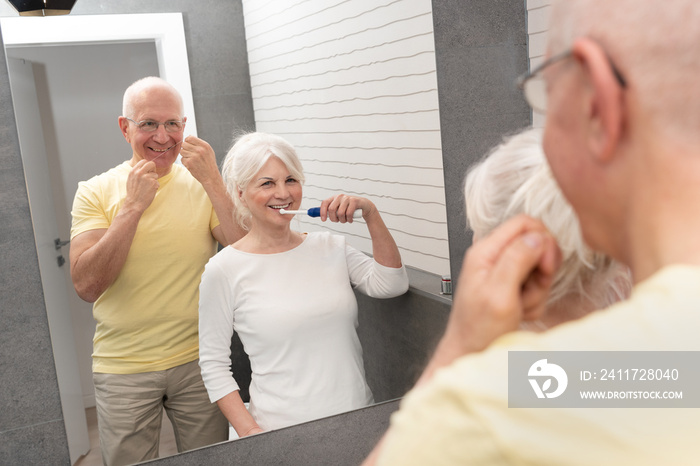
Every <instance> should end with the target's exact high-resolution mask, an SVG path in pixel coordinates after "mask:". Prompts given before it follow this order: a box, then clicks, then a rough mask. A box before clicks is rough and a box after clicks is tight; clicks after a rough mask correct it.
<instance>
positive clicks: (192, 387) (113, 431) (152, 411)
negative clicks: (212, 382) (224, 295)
mask: <svg viewBox="0 0 700 466" xmlns="http://www.w3.org/2000/svg"><path fill="white" fill-rule="evenodd" d="M93 382H94V384H95V399H96V404H97V423H98V430H99V434H100V448H101V449H102V461H103V462H104V464H105V465H106V466H117V465H124V464H133V463H138V462H141V461H146V460H149V459H154V458H157V457H158V446H159V441H160V428H161V423H162V419H163V408H165V411H166V413H167V415H168V418H170V422H172V424H173V430H174V432H175V442H176V443H177V450H178V451H179V452H183V451H186V450H191V449H193V448H198V447H203V446H206V445H211V444H213V443H217V442H222V441H225V440H227V439H228V422H227V421H226V418H225V417H224V416H223V414H222V413H221V411H220V410H219V408H218V406H217V405H216V404H215V403H210V402H209V397H208V396H207V391H206V389H205V388H204V382H202V376H201V374H200V371H199V365H198V363H197V361H192V362H190V363H187V364H183V365H181V366H177V367H173V368H172V369H167V370H164V371H157V372H144V373H141V374H126V375H121V374H99V373H96V374H93Z"/></svg>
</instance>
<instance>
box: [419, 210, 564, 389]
mask: <svg viewBox="0 0 700 466" xmlns="http://www.w3.org/2000/svg"><path fill="white" fill-rule="evenodd" d="M560 263H561V252H560V251H559V247H558V246H557V244H556V241H555V240H554V238H553V237H552V235H551V234H550V233H549V231H547V228H545V226H544V225H543V224H542V222H540V221H539V220H535V219H533V218H530V217H527V216H525V215H519V216H517V217H514V218H512V219H510V220H508V221H506V222H504V223H503V225H501V226H499V227H498V228H497V229H496V230H494V231H493V232H492V233H491V234H490V235H488V236H487V237H486V238H483V239H481V240H479V241H478V242H476V243H474V244H473V245H472V247H471V248H469V250H468V251H467V254H466V255H465V258H464V263H463V265H462V272H461V274H460V277H459V283H458V285H457V291H456V293H455V296H454V300H453V302H452V312H450V318H449V320H448V322H447V329H446V330H445V334H444V335H443V337H442V339H441V340H440V343H439V344H438V347H437V350H436V351H435V354H434V355H433V357H432V359H431V360H430V362H429V363H428V367H427V368H426V369H425V371H424V372H423V375H422V376H421V378H420V379H419V381H418V383H417V385H420V384H423V383H425V382H426V381H428V380H430V379H431V378H432V376H433V374H434V373H435V371H436V370H437V369H439V368H440V367H443V366H447V365H449V364H451V363H452V362H453V361H454V360H455V359H457V358H459V357H462V356H464V355H466V354H469V353H474V352H478V351H481V350H483V349H484V348H486V347H487V346H489V345H490V344H491V343H492V342H493V341H494V340H495V339H496V338H498V337H500V336H501V335H504V334H506V333H508V332H512V331H513V330H516V329H517V328H518V325H519V324H520V322H522V321H524V320H536V319H538V318H539V317H540V316H541V315H542V313H543V312H544V310H545V306H546V304H547V298H548V297H549V290H550V288H551V286H552V282H553V280H554V275H555V274H556V272H557V270H558V269H559V265H560Z"/></svg>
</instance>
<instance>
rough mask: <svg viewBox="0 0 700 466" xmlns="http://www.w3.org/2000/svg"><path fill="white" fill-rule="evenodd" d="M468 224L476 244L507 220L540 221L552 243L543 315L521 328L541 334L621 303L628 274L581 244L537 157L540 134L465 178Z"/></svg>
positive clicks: (503, 147)
mask: <svg viewBox="0 0 700 466" xmlns="http://www.w3.org/2000/svg"><path fill="white" fill-rule="evenodd" d="M464 194H465V199H466V208H467V221H468V223H469V226H470V227H471V229H472V230H473V231H474V240H475V241H478V239H479V238H483V237H485V236H486V235H488V234H489V233H490V232H491V231H492V230H494V229H495V228H496V227H497V226H499V225H500V224H501V223H503V222H504V221H506V220H507V219H509V218H511V217H514V216H515V215H518V214H527V215H529V216H531V217H534V218H538V219H540V220H541V221H542V222H543V223H544V224H545V225H546V226H547V228H548V229H549V230H550V232H551V233H552V235H553V236H554V238H555V239H556V240H557V242H558V244H559V247H560V249H561V252H562V264H561V267H560V269H559V271H558V272H557V275H556V276H555V279H554V283H553V285H552V289H551V293H550V296H549V301H548V303H547V308H546V313H545V315H544V316H543V317H542V318H541V319H540V320H538V321H535V322H525V323H523V324H522V327H523V328H527V329H532V330H545V329H547V328H550V327H552V326H554V325H556V324H559V323H562V322H565V321H569V320H573V319H577V318H579V317H582V316H584V315H585V314H588V313H589V312H591V311H593V310H595V309H603V308H605V307H607V306H609V305H610V304H612V303H614V302H616V301H618V300H620V299H622V298H624V297H626V296H627V295H628V294H629V291H630V289H631V277H630V274H629V270H628V269H627V268H626V267H624V266H622V265H620V264H618V263H616V262H615V261H613V260H612V259H610V258H609V257H608V256H606V255H604V254H601V253H597V252H593V251H591V250H590V249H589V248H588V247H587V246H586V245H585V244H584V242H583V237H582V236H581V232H580V229H579V224H578V220H577V218H576V215H575V214H574V211H573V210H572V208H571V206H570V205H569V203H568V202H567V201H566V199H565V198H564V195H563V194H562V192H561V191H560V190H559V187H558V186H557V183H556V181H555V180H554V177H553V176H552V174H551V172H550V170H549V166H548V165H547V161H546V159H545V155H544V153H543V152H542V131H541V130H540V129H532V128H531V129H528V130H525V131H523V132H521V133H519V134H516V135H514V136H511V137H510V138H507V139H506V140H505V141H504V142H503V143H502V144H500V145H499V146H497V147H495V148H494V149H493V150H492V151H491V152H490V153H489V154H488V155H487V156H486V157H485V158H484V159H483V160H482V161H481V162H479V163H478V164H477V165H475V166H474V167H472V168H471V169H470V171H469V172H468V175H467V179H466V183H465V189H464Z"/></svg>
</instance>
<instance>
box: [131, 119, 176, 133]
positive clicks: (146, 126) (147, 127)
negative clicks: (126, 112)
mask: <svg viewBox="0 0 700 466" xmlns="http://www.w3.org/2000/svg"><path fill="white" fill-rule="evenodd" d="M125 118H126V117H125ZM126 119H127V120H129V121H130V122H132V123H133V124H135V125H136V127H137V128H138V129H140V130H141V131H143V132H146V133H152V132H154V131H156V130H157V129H158V127H159V126H160V125H163V128H165V131H167V132H168V133H177V132H178V131H182V128H184V127H185V123H184V122H183V121H181V120H168V121H164V122H162V123H161V122H159V121H155V120H141V121H134V120H132V119H131V118H126Z"/></svg>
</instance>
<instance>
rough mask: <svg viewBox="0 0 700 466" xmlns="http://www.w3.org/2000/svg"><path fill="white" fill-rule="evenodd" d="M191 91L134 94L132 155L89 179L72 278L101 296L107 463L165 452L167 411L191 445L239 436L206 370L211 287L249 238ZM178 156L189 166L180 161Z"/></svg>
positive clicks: (128, 119) (90, 297) (123, 123)
mask: <svg viewBox="0 0 700 466" xmlns="http://www.w3.org/2000/svg"><path fill="white" fill-rule="evenodd" d="M185 123H186V117H185V116H184V115H183V105H182V98H181V97H180V94H179V93H178V92H177V90H175V88H173V87H172V86H171V85H170V84H168V83H167V82H165V81H164V80H162V79H160V78H155V77H148V78H144V79H142V80H139V81H137V82H135V83H134V84H132V85H131V86H130V87H129V88H128V89H127V90H126V92H125V94H124V108H123V115H122V116H120V117H119V127H120V128H121V131H122V133H123V135H124V138H125V139H126V141H127V142H128V143H129V144H130V145H131V148H132V155H131V159H130V160H129V161H127V162H124V163H122V164H121V165H119V166H117V167H115V168H113V169H111V170H109V171H107V172H105V173H103V174H101V175H98V176H96V177H94V178H92V179H90V180H89V181H86V182H82V183H80V185H79V187H78V191H77V193H76V196H75V200H74V203H73V211H72V216H73V226H72V230H71V250H70V262H71V276H72V279H73V284H74V286H75V289H76V291H77V292H78V295H79V296H80V297H81V298H82V299H84V300H85V301H88V302H94V303H95V304H94V308H93V314H94V317H95V320H96V321H97V329H96V332H95V338H94V353H93V373H94V376H93V379H94V384H95V397H96V403H97V416H98V426H99V433H100V446H101V449H102V456H103V460H104V463H105V464H106V465H117V464H131V463H135V462H140V461H144V460H147V459H151V458H156V457H157V456H158V440H159V435H160V427H161V420H162V413H163V408H165V410H166V412H167V414H168V417H169V418H170V420H171V421H172V424H173V428H174V431H175V439H176V442H177V447H178V450H179V451H184V450H189V449H192V448H196V447H201V446H204V445H209V444H212V443H215V442H219V441H223V440H226V439H227V434H228V425H227V422H226V419H225V418H224V417H223V416H222V415H221V412H220V411H219V409H218V408H217V406H216V405H215V404H211V403H209V399H208V397H207V392H206V389H205V388H204V384H203V382H202V378H201V375H200V371H199V367H198V363H197V362H198V361H197V359H198V356H199V355H198V351H199V348H198V329H197V326H198V300H199V282H200V277H201V274H202V272H203V270H204V266H205V265H206V263H207V261H208V260H209V258H210V257H211V256H213V255H214V254H215V253H216V247H217V246H216V242H217V241H218V242H220V243H221V244H224V245H227V244H230V243H233V242H234V241H236V240H237V239H239V238H240V237H241V236H242V231H241V230H240V229H239V228H238V227H237V226H236V223H235V222H234V220H233V204H232V201H231V199H230V198H229V196H228V195H227V193H226V188H225V186H224V184H223V180H222V179H221V175H220V173H219V170H218V168H217V165H216V158H215V156H214V152H213V150H212V149H211V147H210V146H209V145H208V144H207V143H206V142H204V141H202V140H201V139H198V138H196V137H194V136H189V137H188V138H187V139H186V140H184V141H183V132H184V126H185ZM178 153H180V154H182V164H183V165H184V167H183V166H181V165H176V164H174V162H175V160H176V159H177V156H178Z"/></svg>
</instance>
